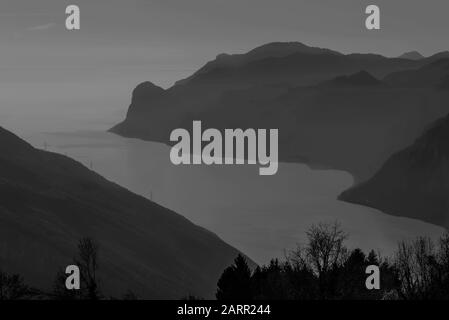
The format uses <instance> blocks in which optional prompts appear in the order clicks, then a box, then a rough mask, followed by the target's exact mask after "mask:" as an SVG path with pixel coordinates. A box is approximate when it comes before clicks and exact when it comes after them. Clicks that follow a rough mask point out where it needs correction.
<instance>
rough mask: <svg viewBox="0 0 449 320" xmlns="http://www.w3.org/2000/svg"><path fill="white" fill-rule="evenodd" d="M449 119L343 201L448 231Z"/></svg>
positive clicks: (345, 194)
mask: <svg viewBox="0 0 449 320" xmlns="http://www.w3.org/2000/svg"><path fill="white" fill-rule="evenodd" d="M448 141H449V116H446V117H444V118H442V119H440V120H438V121H436V122H435V124H434V125H433V126H432V127H431V128H429V129H428V130H427V131H426V132H425V133H424V134H423V135H422V136H421V137H420V138H418V139H417V140H416V141H415V142H414V143H413V144H411V145H410V146H408V147H406V148H405V149H403V150H401V151H399V152H397V153H395V154H393V155H392V156H391V157H390V158H389V159H388V161H386V162H385V164H384V165H383V166H382V168H381V169H380V170H379V171H378V172H377V173H376V174H375V175H374V176H373V177H372V178H371V179H369V180H368V181H366V182H364V183H361V184H360V185H358V186H355V187H353V188H351V189H349V190H347V191H345V192H343V193H342V194H341V196H340V199H341V200H343V201H347V202H352V203H357V204H362V205H365V206H370V207H374V208H377V209H379V210H382V211H384V212H387V213H390V214H393V215H398V216H405V217H410V218H416V219H420V220H424V221H428V222H431V223H434V224H438V225H441V226H444V227H446V228H449V198H448V194H449V143H448Z"/></svg>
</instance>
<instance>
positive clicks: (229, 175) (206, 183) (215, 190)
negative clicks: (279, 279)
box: [24, 131, 444, 263]
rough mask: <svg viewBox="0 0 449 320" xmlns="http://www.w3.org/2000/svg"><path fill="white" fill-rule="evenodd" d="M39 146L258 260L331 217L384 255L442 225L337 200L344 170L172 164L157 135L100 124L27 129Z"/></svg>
mask: <svg viewBox="0 0 449 320" xmlns="http://www.w3.org/2000/svg"><path fill="white" fill-rule="evenodd" d="M24 138H25V139H26V140H27V141H29V142H30V143H32V144H33V145H34V146H36V147H38V148H41V149H42V148H46V149H47V150H48V151H53V152H58V153H61V154H65V155H67V156H69V157H72V158H74V159H76V160H78V161H80V162H82V163H83V164H84V165H85V166H86V167H88V168H91V169H92V170H94V171H96V172H98V173H100V174H101V175H103V176H104V177H106V178H107V179H109V180H111V181H114V182H116V183H118V184H120V185H122V186H124V187H126V188H128V189H129V190H131V191H133V192H135V193H137V194H140V195H142V196H145V197H147V198H148V199H152V200H153V201H155V202H157V203H159V204H161V205H163V206H165V207H167V208H170V209H172V210H174V211H176V212H178V213H179V214H181V215H183V216H185V217H186V218H188V219H189V220H191V221H192V222H194V223H196V224H198V225H200V226H202V227H205V228H207V229H209V230H211V231H212V232H214V233H216V234H217V235H218V236H219V237H220V238H222V239H223V240H224V241H226V242H228V243H229V244H231V245H233V246H235V247H236V248H238V249H240V250H241V251H243V252H244V253H246V254H247V255H248V256H250V257H251V258H252V259H254V260H255V261H256V262H258V263H267V262H268V261H269V260H270V259H271V258H274V257H280V258H283V257H284V256H285V252H286V250H287V251H288V250H291V249H293V248H295V247H296V246H297V245H298V244H303V243H304V242H305V240H306V239H305V231H306V229H307V228H309V227H310V226H311V225H312V224H314V223H318V222H334V221H338V222H339V223H340V224H341V226H342V227H343V229H344V230H345V231H346V232H347V233H348V234H349V239H348V242H347V244H348V246H349V247H356V246H357V247H361V248H362V249H365V250H368V249H375V250H379V251H380V252H381V253H382V254H384V255H391V254H392V252H393V251H394V250H395V248H396V246H397V242H398V241H400V240H406V239H412V238H414V237H416V236H420V235H427V236H430V237H432V238H437V237H439V236H440V235H441V234H442V233H443V232H444V230H443V228H441V227H438V226H435V225H432V224H428V223H424V222H421V221H418V220H413V219H409V218H401V217H394V216H390V215H386V214H384V213H382V212H380V211H378V210H375V209H372V208H367V207H363V206H359V205H354V204H349V203H344V202H341V201H338V200H337V196H338V195H339V193H340V192H341V191H343V190H344V189H346V188H348V187H349V186H351V185H352V184H353V178H352V176H351V175H350V174H348V173H346V172H342V171H336V170H311V169H310V168H309V167H307V166H306V165H303V164H292V163H280V164H279V170H278V173H277V174H276V175H274V176H260V175H259V174H258V166H257V165H233V166H206V165H192V166H175V165H173V164H171V162H170V159H169V151H170V148H169V147H168V146H166V145H164V144H161V143H155V142H146V141H141V140H137V139H126V138H122V137H119V136H116V135H114V134H111V133H107V132H99V131H98V132H96V131H79V132H59V133H39V134H29V135H27V136H24Z"/></svg>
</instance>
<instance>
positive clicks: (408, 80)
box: [383, 58, 449, 88]
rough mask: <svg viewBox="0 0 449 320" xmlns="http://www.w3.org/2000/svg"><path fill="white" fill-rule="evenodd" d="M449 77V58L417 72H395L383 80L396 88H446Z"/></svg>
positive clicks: (437, 61)
mask: <svg viewBox="0 0 449 320" xmlns="http://www.w3.org/2000/svg"><path fill="white" fill-rule="evenodd" d="M448 76H449V58H443V59H440V60H436V61H434V62H432V63H430V64H428V65H426V66H424V67H421V68H419V69H417V70H406V71H400V72H394V73H392V74H389V75H388V76H386V77H385V78H384V79H383V80H384V81H385V82H386V83H388V84H390V85H392V86H396V87H410V88H423V87H433V88H444V81H445V79H447V77H448Z"/></svg>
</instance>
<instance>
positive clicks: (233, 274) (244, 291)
mask: <svg viewBox="0 0 449 320" xmlns="http://www.w3.org/2000/svg"><path fill="white" fill-rule="evenodd" d="M217 286H218V289H217V293H216V297H217V299H218V300H232V299H240V300H249V299H251V298H252V293H251V270H250V268H249V266H248V263H247V262H246V259H245V257H243V256H242V255H241V254H239V255H238V256H237V258H236V259H235V260H234V264H233V265H232V266H230V267H228V268H226V270H225V271H224V272H223V274H222V276H221V278H220V279H219V280H218V284H217Z"/></svg>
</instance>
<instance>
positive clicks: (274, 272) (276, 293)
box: [216, 223, 449, 300]
mask: <svg viewBox="0 0 449 320" xmlns="http://www.w3.org/2000/svg"><path fill="white" fill-rule="evenodd" d="M347 237H348V235H347V234H346V233H345V232H344V231H343V230H342V229H341V227H340V226H339V224H338V223H333V224H326V223H320V224H317V225H313V226H311V227H310V228H309V229H308V231H307V241H306V243H305V245H302V246H298V247H297V248H296V249H295V250H293V251H291V252H289V253H287V254H286V257H285V259H284V260H283V261H280V260H279V259H273V260H271V262H270V263H269V264H268V265H264V266H258V267H256V268H255V269H254V270H251V269H250V267H249V266H248V263H247V261H246V259H245V257H244V256H242V255H239V256H238V257H237V258H236V259H235V261H234V263H233V265H231V266H229V267H228V268H226V269H225V270H224V272H223V274H222V275H221V277H220V279H219V280H218V283H217V292H216V298H217V299H218V300H239V299H243V300H431V299H432V300H433V299H435V300H441V299H449V234H448V233H445V234H444V235H443V236H442V237H441V238H440V239H439V240H438V241H436V242H434V241H432V240H431V239H430V238H426V237H419V238H416V239H415V240H413V241H402V242H400V243H399V244H398V248H397V250H396V252H395V253H394V255H393V256H392V257H389V258H386V257H382V256H381V255H380V254H379V253H376V252H375V251H374V250H372V251H370V252H368V253H365V252H363V251H362V250H361V249H352V250H349V249H348V248H347V246H346V245H345V241H346V240H347ZM369 265H376V266H378V267H379V271H380V289H378V290H377V289H372V290H369V289H368V288H367V286H366V285H365V282H366V278H367V277H368V275H367V274H366V273H365V271H366V268H367V266H369Z"/></svg>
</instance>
